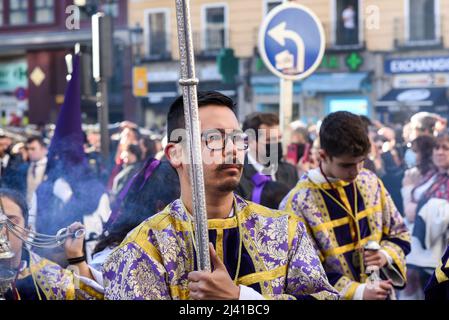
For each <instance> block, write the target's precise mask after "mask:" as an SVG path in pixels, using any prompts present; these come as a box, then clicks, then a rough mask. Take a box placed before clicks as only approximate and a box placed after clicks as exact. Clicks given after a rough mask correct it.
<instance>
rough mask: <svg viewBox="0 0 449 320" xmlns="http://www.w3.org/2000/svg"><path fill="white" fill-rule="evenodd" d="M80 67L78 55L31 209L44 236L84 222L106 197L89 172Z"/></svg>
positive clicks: (33, 222) (33, 217)
mask: <svg viewBox="0 0 449 320" xmlns="http://www.w3.org/2000/svg"><path fill="white" fill-rule="evenodd" d="M79 64H80V61H79V56H78V55H75V56H74V66H73V73H72V79H71V80H70V82H69V83H68V86H67V89H66V93H65V99H64V104H63V106H62V108H61V112H60V114H59V117H58V121H57V124H56V129H55V133H54V136H53V138H52V141H51V145H50V149H49V154H48V165H47V171H46V176H47V178H46V180H45V181H44V182H43V183H42V184H41V185H40V186H39V188H38V189H37V191H36V197H34V200H33V201H32V205H31V207H32V210H31V215H30V224H31V225H32V226H33V227H34V228H35V230H36V231H37V232H40V233H45V234H56V233H57V232H58V230H60V229H61V228H64V227H67V226H69V225H70V224H72V223H73V222H75V221H83V218H84V217H85V216H88V215H91V214H92V213H93V212H95V211H96V210H97V208H98V205H99V201H100V198H101V197H102V196H103V195H104V194H105V187H104V186H103V185H102V184H101V183H100V181H99V180H98V179H97V178H96V177H95V174H94V173H93V172H91V170H90V169H89V166H88V163H87V158H86V154H85V152H84V149H83V142H84V134H83V131H82V128H81V93H80V90H81V89H80V78H79V69H80V65H79ZM88 236H89V234H88ZM55 260H58V259H54V261H55Z"/></svg>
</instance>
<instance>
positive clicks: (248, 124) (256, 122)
mask: <svg viewBox="0 0 449 320" xmlns="http://www.w3.org/2000/svg"><path fill="white" fill-rule="evenodd" d="M262 125H266V126H269V127H271V126H275V125H279V116H278V115H277V114H275V113H268V112H254V113H251V114H249V115H248V116H247V117H246V118H245V121H244V122H243V131H246V130H248V129H249V130H254V131H255V132H257V130H259V129H260V126H262Z"/></svg>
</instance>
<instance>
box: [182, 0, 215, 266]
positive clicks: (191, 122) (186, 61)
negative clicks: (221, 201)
mask: <svg viewBox="0 0 449 320" xmlns="http://www.w3.org/2000/svg"><path fill="white" fill-rule="evenodd" d="M175 1H176V18H177V23H178V42H179V57H180V62H181V79H180V80H179V84H180V85H181V86H182V95H183V98H184V116H185V123H186V131H187V150H186V151H187V156H188V159H189V161H190V162H189V163H190V172H189V173H190V184H191V186H192V204H193V211H194V213H193V214H194V222H195V223H194V224H195V241H196V255H197V261H198V269H199V270H203V271H210V256H209V233H208V226H207V213H206V196H205V192H204V175H203V160H202V157H201V135H200V121H199V114H198V100H197V95H196V92H197V85H198V79H197V78H196V76H195V59H194V52H193V41H192V30H191V23H190V4H189V0H175Z"/></svg>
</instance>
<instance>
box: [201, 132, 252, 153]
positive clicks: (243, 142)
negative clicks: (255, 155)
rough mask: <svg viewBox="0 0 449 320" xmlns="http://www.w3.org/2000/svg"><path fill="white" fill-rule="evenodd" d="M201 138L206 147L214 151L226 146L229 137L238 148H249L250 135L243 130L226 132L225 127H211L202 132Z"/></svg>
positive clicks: (241, 149) (242, 149)
mask: <svg viewBox="0 0 449 320" xmlns="http://www.w3.org/2000/svg"><path fill="white" fill-rule="evenodd" d="M201 139H202V140H203V141H204V142H205V143H206V147H207V148H208V149H210V150H213V151H220V150H223V149H224V148H225V147H226V143H227V141H228V139H231V141H232V143H233V144H234V146H235V147H236V148H237V150H240V151H244V150H248V146H249V145H248V135H247V134H246V133H244V132H241V131H234V132H232V133H226V131H225V130H224V129H211V130H207V131H205V132H203V133H202V134H201Z"/></svg>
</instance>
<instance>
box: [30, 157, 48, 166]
mask: <svg viewBox="0 0 449 320" xmlns="http://www.w3.org/2000/svg"><path fill="white" fill-rule="evenodd" d="M47 162H48V158H47V157H43V158H42V159H40V160H38V161H34V163H35V164H36V165H38V166H43V165H46V164H47ZM31 163H33V161H32V162H31Z"/></svg>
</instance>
